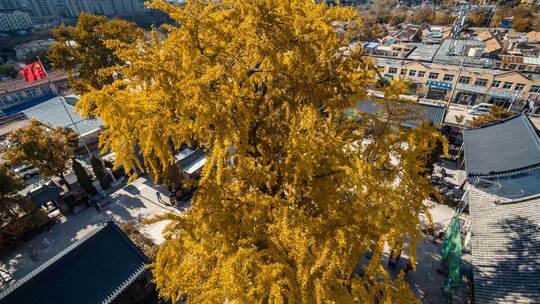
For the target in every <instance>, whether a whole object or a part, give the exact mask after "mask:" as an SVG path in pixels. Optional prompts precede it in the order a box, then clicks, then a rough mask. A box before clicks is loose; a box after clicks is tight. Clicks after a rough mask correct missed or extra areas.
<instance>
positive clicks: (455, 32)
mask: <svg viewBox="0 0 540 304" xmlns="http://www.w3.org/2000/svg"><path fill="white" fill-rule="evenodd" d="M460 4H461V6H460V8H459V14H458V16H457V17H456V19H455V20H454V24H453V25H452V34H451V35H450V45H449V46H448V52H447V54H448V55H450V56H452V55H456V54H455V53H454V50H455V49H456V44H457V40H458V39H459V34H461V31H462V30H463V28H464V27H465V21H466V20H467V12H468V10H469V6H468V3H467V1H461V2H460ZM462 55H463V54H462Z"/></svg>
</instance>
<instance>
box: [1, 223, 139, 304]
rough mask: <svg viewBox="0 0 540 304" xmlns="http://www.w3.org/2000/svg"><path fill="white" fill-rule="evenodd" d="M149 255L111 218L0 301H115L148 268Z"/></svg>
mask: <svg viewBox="0 0 540 304" xmlns="http://www.w3.org/2000/svg"><path fill="white" fill-rule="evenodd" d="M148 263H149V260H148V258H147V257H146V256H145V255H144V254H143V253H142V252H141V251H140V250H139V249H138V248H137V247H136V246H135V245H134V244H133V243H132V242H131V240H130V239H129V238H128V237H127V236H126V235H125V234H124V233H123V232H122V231H121V230H120V228H119V227H118V226H116V225H115V224H114V223H112V222H109V223H107V224H104V225H103V226H101V227H100V228H98V229H96V230H95V231H93V232H92V233H90V234H89V235H87V236H86V237H84V238H83V239H81V240H79V241H77V242H76V243H74V244H72V245H71V246H69V247H68V248H66V249H65V250H63V251H62V252H61V253H59V254H58V255H56V256H55V257H54V258H52V259H51V260H49V261H48V262H47V263H45V264H43V265H42V266H40V267H39V268H37V269H35V270H34V271H32V272H31V273H30V274H28V275H27V276H25V277H24V278H23V279H21V280H20V281H18V282H16V283H15V284H14V285H13V286H11V287H9V288H7V289H6V290H4V291H3V292H2V293H1V294H0V304H19V303H24V304H49V303H50V304H53V303H62V304H70V303H73V304H75V303H77V304H96V303H110V302H112V301H113V300H114V299H115V298H116V297H117V296H118V295H119V294H120V293H121V292H122V291H123V290H124V289H125V288H127V287H128V286H129V285H130V284H131V283H132V282H133V281H134V280H135V279H137V278H138V277H139V276H140V275H141V274H142V273H143V272H144V271H145V266H146V265H147V264H148Z"/></svg>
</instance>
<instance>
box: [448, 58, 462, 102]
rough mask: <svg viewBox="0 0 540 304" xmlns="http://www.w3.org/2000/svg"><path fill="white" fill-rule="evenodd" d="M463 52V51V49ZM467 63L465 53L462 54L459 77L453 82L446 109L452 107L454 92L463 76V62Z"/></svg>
mask: <svg viewBox="0 0 540 304" xmlns="http://www.w3.org/2000/svg"><path fill="white" fill-rule="evenodd" d="M462 53H463V51H462ZM464 63H465V56H464V54H461V64H460V65H459V70H458V74H457V77H456V78H455V79H454V81H453V82H452V90H451V91H450V98H449V99H448V103H447V104H446V111H448V110H449V109H450V103H451V102H452V98H454V94H455V92H456V87H457V85H458V83H459V78H460V77H461V71H462V70H463V64H464Z"/></svg>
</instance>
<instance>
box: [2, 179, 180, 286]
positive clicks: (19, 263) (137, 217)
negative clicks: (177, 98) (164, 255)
mask: <svg viewBox="0 0 540 304" xmlns="http://www.w3.org/2000/svg"><path fill="white" fill-rule="evenodd" d="M156 192H159V193H160V194H161V196H162V198H163V199H165V200H167V199H168V193H167V190H166V189H165V188H164V187H163V186H158V185H155V184H154V183H153V182H152V181H151V180H150V179H149V178H148V177H142V178H139V179H137V180H135V181H134V182H133V183H131V184H128V185H126V186H124V187H122V188H121V189H119V190H117V191H116V192H114V193H112V194H110V195H109V196H108V197H106V198H105V199H104V200H106V201H108V203H107V204H106V205H104V207H103V210H102V212H101V213H98V212H97V211H96V210H95V209H94V208H83V209H81V210H79V211H77V212H75V213H74V214H71V215H68V216H62V217H61V218H59V220H58V222H57V223H56V224H54V225H53V226H52V227H51V230H49V231H44V232H42V233H40V234H39V235H37V236H35V237H33V238H32V239H31V240H30V241H28V242H26V243H24V244H23V245H22V246H20V247H18V248H16V249H14V250H13V252H11V253H10V254H7V255H5V256H3V257H2V258H1V259H0V269H1V270H4V271H8V272H9V273H10V274H11V276H12V277H13V279H14V280H18V279H21V278H22V277H24V276H25V275H26V274H28V273H29V272H31V271H32V270H34V269H36V268H37V267H39V266H40V265H42V264H43V263H45V262H46V261H48V260H49V259H51V258H52V257H54V256H55V255H56V254H58V253H59V252H61V251H62V250H64V249H65V248H67V247H68V246H69V245H71V244H73V243H74V242H76V241H77V240H80V239H81V238H82V237H84V236H85V235H86V234H88V233H89V232H91V231H92V230H94V229H95V228H96V227H97V226H98V225H99V224H100V223H103V222H106V221H108V220H113V221H114V222H116V223H118V224H123V223H126V222H129V221H132V222H134V223H135V225H136V226H138V227H139V229H140V231H141V232H142V233H143V234H145V235H146V236H148V237H150V238H151V239H153V240H154V242H156V243H158V244H159V243H162V242H163V241H164V239H163V237H162V235H161V231H162V229H163V228H164V226H165V225H166V223H156V224H153V225H141V222H142V221H143V220H145V219H149V218H151V217H152V216H155V215H160V214H164V213H168V212H175V213H181V212H182V211H183V210H184V208H183V207H176V208H174V207H171V206H169V205H165V204H164V203H162V202H158V199H157V196H156ZM186 207H187V206H186ZM1 288H2V286H1V285H0V289H1Z"/></svg>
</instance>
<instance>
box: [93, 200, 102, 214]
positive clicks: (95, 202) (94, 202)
mask: <svg viewBox="0 0 540 304" xmlns="http://www.w3.org/2000/svg"><path fill="white" fill-rule="evenodd" d="M92 205H94V208H96V211H97V213H101V206H100V205H99V204H98V202H97V201H96V200H92Z"/></svg>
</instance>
